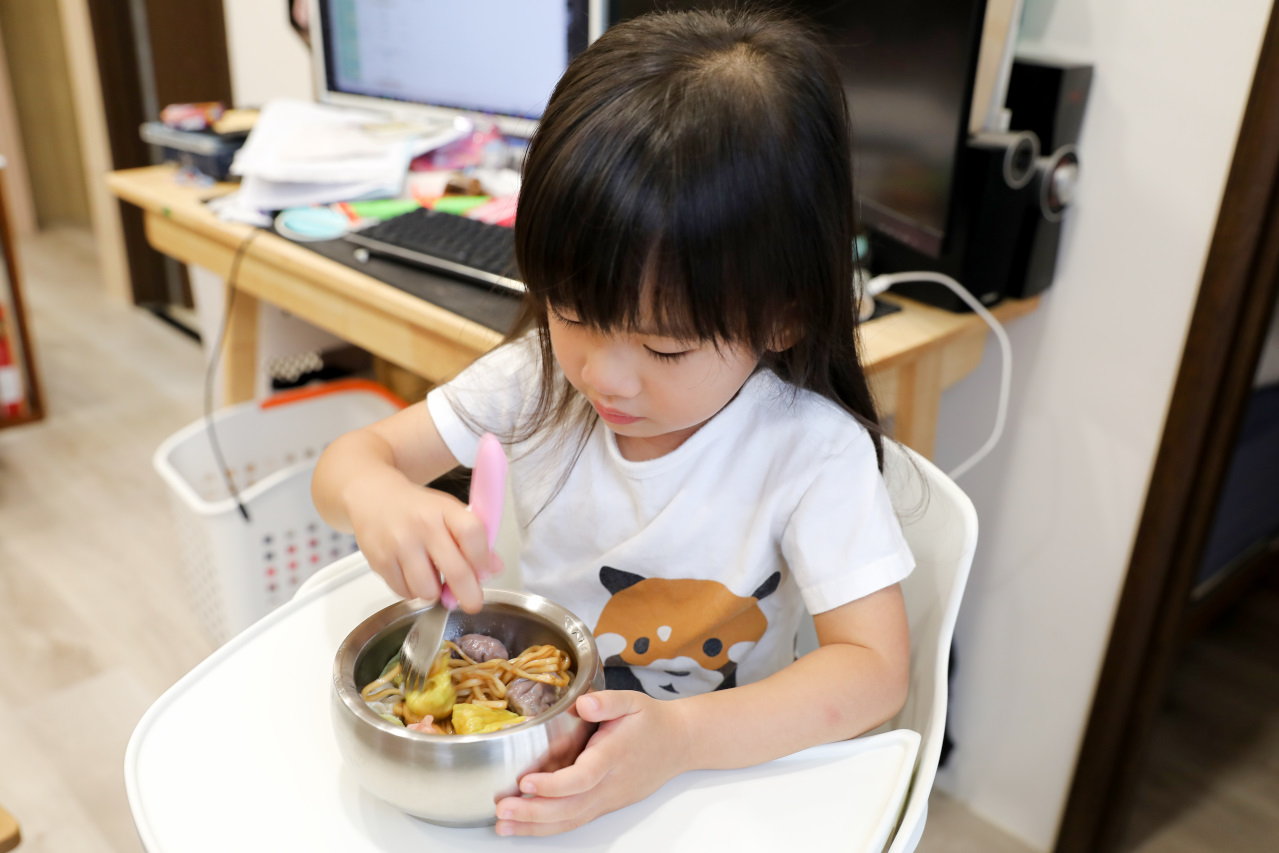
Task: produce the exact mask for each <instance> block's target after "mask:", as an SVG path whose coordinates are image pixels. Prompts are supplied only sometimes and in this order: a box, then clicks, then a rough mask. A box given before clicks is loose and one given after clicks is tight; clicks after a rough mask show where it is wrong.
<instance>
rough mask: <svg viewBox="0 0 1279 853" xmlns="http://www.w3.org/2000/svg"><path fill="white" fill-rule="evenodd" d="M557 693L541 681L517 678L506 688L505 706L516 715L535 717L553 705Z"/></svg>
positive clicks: (557, 696)
mask: <svg viewBox="0 0 1279 853" xmlns="http://www.w3.org/2000/svg"><path fill="white" fill-rule="evenodd" d="M558 698H559V691H558V690H556V689H555V688H554V687H552V686H551V685H549V684H545V683H543V682H541V681H531V680H529V679H527V678H517V679H515V680H514V681H512V682H511V686H510V687H508V688H506V704H507V705H509V706H510V708H511V710H512V711H514V712H515V713H517V714H523V715H524V716H526V717H536V716H537V715H538V714H540V713H542V712H543V711H545V710H546V709H547V708H549V707H551V706H552V705H554V704H555V700H556V699H558Z"/></svg>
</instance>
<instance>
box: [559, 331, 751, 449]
mask: <svg viewBox="0 0 1279 853" xmlns="http://www.w3.org/2000/svg"><path fill="white" fill-rule="evenodd" d="M547 313H548V321H549V326H550V333H551V348H552V350H553V351H554V353H555V360H556V361H557V362H559V365H560V369H562V370H563V371H564V375H565V377H566V378H567V379H568V381H569V382H570V383H571V384H572V385H573V387H574V388H576V389H577V390H578V391H580V392H581V394H582V396H584V397H585V398H586V399H587V400H589V401H590V403H591V405H593V406H594V407H595V411H597V412H598V413H599V416H600V419H601V420H603V421H604V423H606V424H607V425H608V427H609V429H611V430H612V431H613V432H614V433H615V434H616V435H617V446H618V449H619V450H620V451H621V452H622V455H623V456H624V457H625V458H627V459H631V460H636V461H639V460H643V459H655V458H657V457H658V456H662V455H664V454H666V453H669V452H671V451H672V450H674V449H675V448H676V447H679V446H680V445H681V444H683V443H684V441H685V440H686V439H687V438H688V437H689V436H690V435H692V434H693V433H695V432H696V431H697V430H698V428H699V427H701V426H702V424H704V423H706V422H707V421H708V420H710V419H711V418H712V417H713V416H714V415H715V413H716V412H718V411H719V410H720V409H722V408H724V406H725V405H727V404H728V402H729V401H730V400H732V399H733V397H734V396H735V395H736V394H737V392H738V391H739V390H741V387H742V385H744V384H745V382H746V380H747V379H749V378H750V375H751V374H752V373H753V372H754V370H755V367H756V365H757V364H758V359H757V358H756V357H755V355H754V354H753V353H752V352H750V351H749V350H748V349H745V348H742V347H738V346H733V345H725V344H721V345H720V346H719V348H718V349H717V348H716V347H715V346H714V345H713V344H711V343H707V342H689V341H681V340H678V339H676V338H670V337H666V336H664V335H662V334H660V333H659V332H657V331H653V332H652V333H648V332H647V331H646V330H641V331H639V332H618V333H611V334H607V335H606V334H603V333H601V332H599V331H598V330H595V329H592V328H590V327H588V326H585V325H583V324H581V323H579V322H577V318H576V317H573V316H571V315H569V316H565V315H564V314H563V313H557V312H556V311H555V310H554V309H549V310H548V312H547Z"/></svg>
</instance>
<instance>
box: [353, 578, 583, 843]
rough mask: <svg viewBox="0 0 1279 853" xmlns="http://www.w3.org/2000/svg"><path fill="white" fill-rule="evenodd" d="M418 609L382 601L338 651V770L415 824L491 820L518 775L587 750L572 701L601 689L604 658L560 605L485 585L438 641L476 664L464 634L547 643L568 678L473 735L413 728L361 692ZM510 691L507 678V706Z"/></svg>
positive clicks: (524, 644) (515, 787)
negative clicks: (503, 722)
mask: <svg viewBox="0 0 1279 853" xmlns="http://www.w3.org/2000/svg"><path fill="white" fill-rule="evenodd" d="M422 609H423V606H422V605H421V603H420V602H415V601H413V600H405V601H399V602H396V603H395V604H392V605H390V606H388V607H385V608H383V609H381V610H379V611H378V612H377V613H374V614H373V615H371V616H369V617H368V618H367V619H365V620H364V621H363V622H361V623H360V624H359V625H357V626H356V627H355V628H354V629H353V630H352V631H351V633H350V634H348V635H347V637H346V639H345V640H343V642H342V645H341V646H340V647H339V648H338V650H337V654H336V655H335V657H334V660H333V689H332V690H331V691H330V704H331V707H332V717H333V733H334V737H335V741H336V745H337V748H338V752H339V753H340V754H341V756H342V758H343V764H344V768H345V771H344V772H347V773H350V774H351V776H352V777H353V778H354V780H355V781H356V782H357V783H358V784H359V786H360V787H361V788H363V789H364V790H365V791H366V792H368V793H369V794H370V795H372V796H373V797H375V798H377V799H379V800H382V801H384V802H386V803H388V804H390V805H391V806H393V807H395V808H397V809H399V810H400V811H403V812H405V813H406V814H410V815H413V816H414V817H417V818H420V819H422V820H426V821H430V822H431V823H436V824H440V825H442V826H485V825H490V824H492V823H493V822H494V821H495V820H496V819H497V815H496V804H497V802H498V801H499V800H501V799H502V798H504V797H510V796H519V780H520V779H521V778H522V777H523V776H524V775H525V774H527V773H549V772H554V771H555V770H558V769H560V768H562V767H567V766H569V765H571V764H572V763H573V761H574V759H576V758H577V755H578V753H580V752H581V751H582V749H583V747H585V745H586V742H587V740H588V739H589V738H590V736H591V734H592V733H593V732H594V731H595V724H594V723H588V722H587V721H585V720H583V719H582V718H581V717H580V716H579V715H578V714H577V711H576V708H575V703H576V702H577V700H578V699H579V698H580V697H581V696H583V695H584V694H586V693H589V692H590V691H592V690H603V689H604V667H603V661H602V660H601V659H600V656H599V650H598V648H597V647H596V645H595V638H594V637H593V636H591V631H590V629H589V628H588V627H587V626H586V624H585V623H583V622H582V620H581V619H579V618H578V617H577V616H575V615H573V614H572V613H571V612H569V611H568V610H566V609H565V608H564V607H561V606H560V605H558V604H556V603H555V602H552V601H548V600H547V599H545V598H542V597H541V596H538V595H532V594H529V593H523V592H511V591H507V590H498V589H491V590H485V591H484V607H483V609H482V610H481V611H480V612H479V613H466V612H464V611H461V610H455V611H453V612H452V613H450V614H449V617H448V626H447V627H446V628H445V631H444V638H445V639H446V640H451V641H453V642H454V643H456V644H457V645H458V646H459V647H460V648H462V649H463V650H466V651H467V656H468V657H470V658H471V659H472V660H475V661H476V662H477V663H482V661H478V660H477V657H476V656H477V655H478V654H479V653H478V652H475V653H473V652H472V651H470V650H468V649H469V644H467V643H464V642H463V638H464V637H466V636H467V635H468V634H483V635H486V636H488V637H492V638H494V639H496V640H499V641H500V642H501V644H502V646H503V651H505V650H509V651H511V652H512V653H515V652H518V651H519V650H521V649H528V648H530V647H533V646H543V645H550V646H554V647H555V648H557V649H559V650H561V651H563V652H565V653H567V654H568V656H569V657H570V658H571V662H572V665H571V667H570V669H569V672H570V673H571V675H572V678H571V680H570V681H569V684H568V686H567V687H565V688H563V689H562V691H559V692H560V695H559V698H558V699H554V701H553V702H552V703H551V707H549V708H546V709H545V710H543V711H542V712H540V713H538V714H536V715H535V716H529V717H528V718H527V719H526V720H525V721H524V722H522V723H520V724H518V725H511V726H507V727H505V728H502V729H498V730H497V731H492V732H484V733H480V734H471V735H463V734H456V733H455V734H452V735H448V736H437V735H431V734H420V733H418V732H415V731H410V730H409V729H408V728H406V727H405V726H403V725H401V724H400V723H399V722H395V723H392V722H390V721H388V720H387V719H386V718H385V717H382V716H379V715H378V713H377V712H376V711H375V710H374V709H373V708H372V707H370V706H369V703H368V702H366V701H365V699H364V697H363V696H362V695H360V688H361V687H364V686H366V685H368V684H369V683H370V682H373V681H376V680H377V679H378V678H379V677H380V676H381V675H382V674H383V672H384V671H385V670H386V665H387V662H388V661H390V660H391V659H392V658H393V657H394V656H395V653H396V652H397V651H398V650H399V649H400V647H401V646H403V645H404V637H405V636H406V635H407V634H408V632H409V628H410V627H411V626H412V624H413V622H414V620H416V618H417V617H418V615H420V613H421V611H422ZM506 659H507V660H509V659H510V656H507V658H506ZM450 669H452V668H450ZM451 680H452V679H451V678H450V683H451ZM514 692H517V691H516V685H515V684H514V682H512V683H511V685H509V686H508V687H507V701H508V703H510V702H511V701H512V700H511V694H512V693H514ZM539 692H540V690H539ZM484 701H490V700H484ZM468 704H474V703H468ZM481 707H482V706H481ZM493 710H496V709H493ZM508 710H515V707H514V706H508Z"/></svg>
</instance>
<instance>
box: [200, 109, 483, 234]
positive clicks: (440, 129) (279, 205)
mask: <svg viewBox="0 0 1279 853" xmlns="http://www.w3.org/2000/svg"><path fill="white" fill-rule="evenodd" d="M472 129H473V127H472V125H471V123H470V122H468V121H466V120H465V119H461V118H458V119H452V120H449V119H445V120H441V121H440V122H438V123H436V124H433V125H428V124H410V123H395V124H392V123H390V122H388V121H387V118H386V116H384V115H381V114H378V113H374V112H367V111H363V110H352V109H345V108H339V107H333V106H328V105H325V104H316V103H310V102H308V101H295V100H289V99H280V100H276V101H272V102H270V103H269V104H267V105H266V106H265V107H263V109H262V112H261V115H260V116H259V117H258V120H257V124H255V125H254V127H253V131H252V132H251V133H250V134H249V138H248V139H247V140H246V141H245V143H244V147H243V148H241V149H240V150H239V151H238V152H237V153H236V157H235V160H234V162H233V163H232V164H231V173H232V174H234V175H239V176H241V178H242V180H241V183H240V189H239V190H238V191H237V192H235V193H232V194H231V195H229V196H225V197H223V198H222V199H221V200H219V203H218V204H217V205H214V206H213V207H214V209H215V210H217V212H218V213H219V215H220V216H222V217H223V218H226V219H234V220H237V221H245V222H255V224H262V223H261V220H263V219H266V218H265V217H264V216H263V212H264V211H271V210H281V209H283V208H286V207H297V206H301V205H308V204H330V203H333V202H338V201H354V200H357V199H370V198H391V197H394V196H396V195H398V194H399V193H400V191H401V189H402V188H403V186H404V178H405V175H406V174H407V172H408V166H409V161H410V160H412V159H413V158H414V157H416V156H418V155H420V154H424V153H426V152H427V151H431V150H433V149H435V148H438V147H440V146H443V145H447V144H448V143H450V142H453V141H455V140H457V139H460V138H462V137H463V136H465V135H466V134H468V133H470V132H471V131H472ZM266 221H269V220H266Z"/></svg>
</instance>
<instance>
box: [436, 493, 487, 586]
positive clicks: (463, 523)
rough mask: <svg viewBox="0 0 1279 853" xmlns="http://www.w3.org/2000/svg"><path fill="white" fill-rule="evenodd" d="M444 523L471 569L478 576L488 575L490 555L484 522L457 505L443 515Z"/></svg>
mask: <svg viewBox="0 0 1279 853" xmlns="http://www.w3.org/2000/svg"><path fill="white" fill-rule="evenodd" d="M444 522H445V525H446V526H447V527H448V529H449V532H450V533H452V534H453V541H454V542H456V543H457V547H458V549H459V550H460V551H461V552H462V556H463V557H465V558H466V561H467V562H468V563H470V564H471V568H472V570H474V572H475V573H476V574H477V575H479V576H480V577H488V576H489V571H490V565H489V564H490V563H491V562H492V555H491V554H490V553H489V543H488V534H487V533H485V531H484V523H483V522H481V521H480V520H479V519H478V518H477V517H476V516H474V515H473V514H471V512H470V511H469V510H466V509H463V508H461V507H458V508H457V509H455V510H451V511H449V512H448V513H447V514H446V515H445V516H444Z"/></svg>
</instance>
